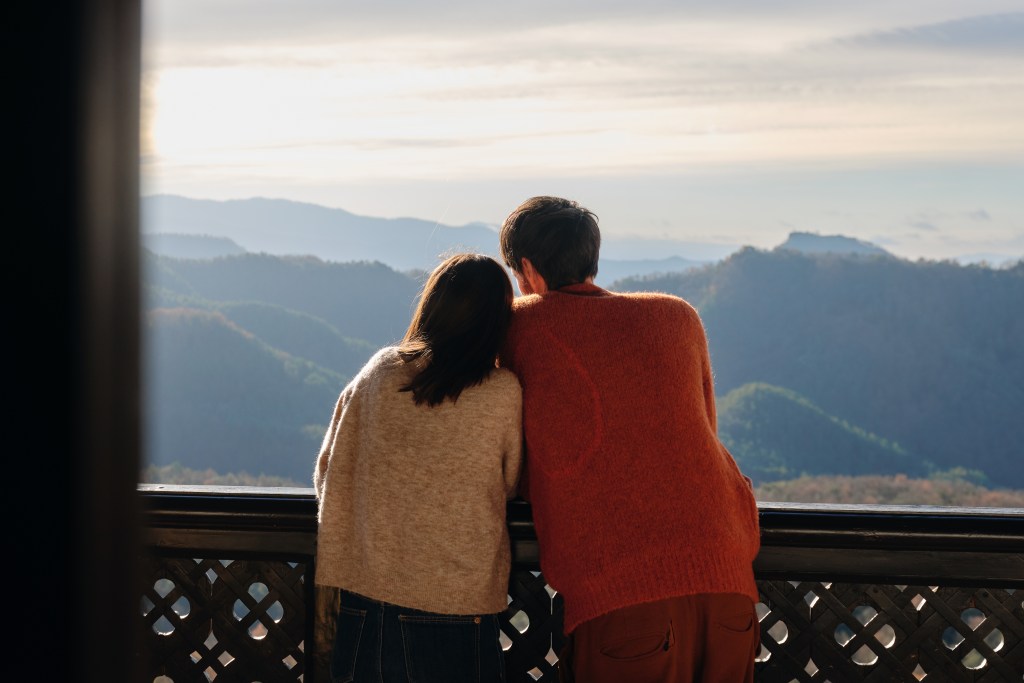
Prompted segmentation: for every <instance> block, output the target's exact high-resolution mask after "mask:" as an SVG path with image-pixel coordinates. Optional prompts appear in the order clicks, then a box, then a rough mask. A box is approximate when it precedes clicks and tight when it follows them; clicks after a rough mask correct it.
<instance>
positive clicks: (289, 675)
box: [137, 485, 1024, 683]
mask: <svg viewBox="0 0 1024 683" xmlns="http://www.w3.org/2000/svg"><path fill="white" fill-rule="evenodd" d="M139 492H140V496H141V497H142V503H143V507H144V510H145V534H146V543H145V547H146V553H145V556H144V557H143V558H142V565H143V574H144V577H143V578H144V585H145V587H146V589H145V591H144V595H143V596H141V615H140V620H139V628H140V637H139V638H138V639H137V642H138V643H139V651H138V652H137V657H138V658H139V662H140V668H141V669H142V670H143V671H146V672H148V673H147V675H146V679H145V680H146V681H155V682H157V683H170V682H171V681H173V682H174V683H184V682H185V681H212V680H216V681H219V682H222V683H223V682H225V681H261V682H262V683H270V682H272V681H300V680H301V681H304V682H305V683H322V681H319V680H314V678H315V675H314V671H313V670H312V667H311V666H309V663H310V661H311V657H312V655H313V652H312V647H313V638H312V627H313V614H312V612H313V610H312V609H311V607H312V604H313V602H312V601H313V585H312V571H313V563H314V560H315V548H316V504H315V501H314V498H313V495H312V490H311V489H242V488H234V487H232V488H210V487H172V486H157V485H147V486H142V487H140V489H139ZM760 510H761V512H760V515H761V528H762V549H761V552H760V554H759V556H758V558H757V561H756V562H755V573H756V575H757V579H758V586H759V590H760V593H761V602H760V603H759V604H758V611H759V614H760V616H761V640H762V645H761V650H760V653H759V655H758V658H757V659H758V663H757V676H756V680H758V681H764V682H774V681H780V682H785V683H788V682H789V681H793V680H795V681H801V682H803V681H807V682H818V681H826V680H827V681H832V683H846V682H847V681H910V682H915V683H916V682H917V681H921V680H924V681H927V682H928V683H931V682H932V681H992V682H996V681H999V682H1002V681H1021V680H1022V679H1024V510H1019V509H996V508H977V509H974V508H972V509H963V508H937V507H917V506H894V507H885V506H845V507H840V506H831V505H798V504H788V503H787V504H783V503H762V504H760ZM508 517H509V520H508V523H509V532H510V536H511V538H512V549H513V572H512V577H511V580H510V585H509V606H508V609H507V611H506V613H505V615H504V622H503V627H502V638H501V639H502V644H503V647H504V648H505V653H506V665H507V667H506V668H507V671H508V680H509V681H512V682H518V681H523V682H527V683H530V682H532V681H537V680H540V681H556V680H557V674H556V673H555V664H556V662H557V654H556V653H557V652H558V651H559V650H560V648H561V645H562V642H563V639H562V633H561V623H562V622H561V616H562V612H561V608H562V606H561V596H560V595H559V594H557V593H556V592H555V591H553V590H551V588H550V587H549V586H547V584H546V583H545V582H544V577H543V575H542V574H541V573H540V571H539V570H540V567H539V566H538V564H537V558H538V555H537V543H536V536H535V534H534V530H533V524H532V522H531V518H530V509H529V506H528V505H527V504H526V503H524V502H521V501H516V502H513V503H510V504H509V512H508Z"/></svg>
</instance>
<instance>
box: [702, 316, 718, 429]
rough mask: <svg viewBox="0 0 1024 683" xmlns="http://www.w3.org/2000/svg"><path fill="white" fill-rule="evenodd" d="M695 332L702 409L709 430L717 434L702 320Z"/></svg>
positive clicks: (716, 417)
mask: <svg viewBox="0 0 1024 683" xmlns="http://www.w3.org/2000/svg"><path fill="white" fill-rule="evenodd" d="M698 329H699V332H698V334H697V337H698V342H697V343H698V344H700V354H701V384H702V387H703V390H704V410H705V411H706V413H707V416H708V422H709V423H710V424H711V431H712V432H714V434H715V435H716V436H717V435H718V413H717V409H716V408H715V378H714V374H713V373H712V372H711V353H710V351H709V350H708V338H707V333H706V332H705V330H704V324H703V322H701V323H700V325H699V328H698Z"/></svg>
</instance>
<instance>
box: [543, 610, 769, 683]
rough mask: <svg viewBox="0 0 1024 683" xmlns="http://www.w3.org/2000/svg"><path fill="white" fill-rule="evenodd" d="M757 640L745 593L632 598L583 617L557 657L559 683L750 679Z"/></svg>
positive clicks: (745, 682)
mask: <svg viewBox="0 0 1024 683" xmlns="http://www.w3.org/2000/svg"><path fill="white" fill-rule="evenodd" d="M760 642H761V629H760V625H759V624H758V619H757V612H756V611H755V609H754V604H753V603H752V602H751V601H750V598H748V597H747V596H745V595H739V594H733V593H723V594H701V595H689V596H684V597H678V598H669V599H668V600H659V601H658V602H651V603H645V604H641V605H633V606H631V607H624V608H622V609H618V610H615V611H614V612H610V613H608V614H605V615H603V616H600V617H598V618H596V619H592V620H590V621H587V622H584V623H582V624H580V625H579V626H577V627H576V630H575V631H573V633H572V634H571V635H570V636H569V638H568V639H567V640H566V644H565V648H564V649H563V650H562V653H561V656H560V658H559V662H558V671H559V680H560V681H561V682H562V683H752V682H753V680H754V657H755V656H756V654H757V651H758V648H759V646H760Z"/></svg>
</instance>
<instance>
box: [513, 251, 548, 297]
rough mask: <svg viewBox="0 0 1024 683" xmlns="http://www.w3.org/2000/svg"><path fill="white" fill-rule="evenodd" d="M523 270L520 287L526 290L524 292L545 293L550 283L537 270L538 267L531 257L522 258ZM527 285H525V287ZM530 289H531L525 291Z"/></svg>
mask: <svg viewBox="0 0 1024 683" xmlns="http://www.w3.org/2000/svg"><path fill="white" fill-rule="evenodd" d="M521 268H522V271H523V272H521V273H519V275H520V276H521V277H520V279H519V289H521V290H524V291H523V294H543V293H544V292H546V291H548V283H547V282H546V281H545V280H544V277H543V276H542V275H541V274H540V273H538V272H537V269H536V268H534V267H533V264H532V263H530V259H528V258H523V259H522V266H521ZM524 285H525V287H524ZM526 289H528V290H529V291H525V290H526Z"/></svg>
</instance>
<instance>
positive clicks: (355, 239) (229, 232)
mask: <svg viewBox="0 0 1024 683" xmlns="http://www.w3.org/2000/svg"><path fill="white" fill-rule="evenodd" d="M141 206H142V239H143V244H144V245H146V246H147V247H149V248H151V250H152V251H154V253H157V254H159V255H163V256H172V257H176V258H216V257H217V256H220V255H228V254H223V253H221V252H223V251H225V250H226V249H228V247H227V246H226V245H228V244H231V245H233V246H232V247H230V248H231V249H235V248H237V249H238V250H240V252H249V253H253V254H259V253H263V254H271V255H274V256H316V257H317V258H319V259H321V260H323V261H331V262H335V263H349V262H353V261H371V262H372V261H378V262H380V263H383V264H385V265H387V266H390V267H391V268H394V269H396V270H400V271H404V272H410V271H430V270H432V269H433V267H434V266H435V265H437V263H438V260H439V258H441V257H443V256H444V255H447V254H450V253H453V252H455V251H474V252H478V253H482V254H488V255H490V256H492V257H494V258H496V259H499V260H500V250H499V245H498V228H497V226H495V225H489V224H487V223H483V222H473V223H467V224H465V225H462V226H453V225H444V224H441V223H438V222H436V221H430V220H424V219H420V218H380V217H373V216H360V215H357V214H354V213H350V212H348V211H345V210H344V209H336V208H330V207H326V206H320V205H317V204H308V203H304V202H297V201H292V200H288V199H269V198H266V197H253V198H249V199H230V200H224V201H220V200H212V199H195V198H190V197H183V196H180V195H166V194H165V195H149V196H145V197H143V198H142V201H141ZM186 236H188V237H192V238H193V239H192V241H191V242H189V241H188V240H186V239H185V238H186ZM198 236H202V240H203V241H202V243H201V242H200V241H199V239H200V238H199V237H198ZM207 240H223V241H222V242H221V243H219V244H217V243H214V242H209V241H207ZM738 248H739V245H727V244H715V243H697V242H687V241H683V240H674V239H660V238H659V239H652V238H646V237H638V236H623V235H614V234H608V235H603V236H602V240H601V263H600V264H599V267H598V281H599V284H600V283H602V282H603V283H605V284H607V283H610V282H612V281H613V280H616V279H618V278H621V277H625V276H627V275H644V274H649V273H654V272H658V273H667V272H680V271H682V270H686V269H688V268H690V267H692V266H694V265H703V264H705V263H710V262H714V261H718V260H719V259H722V258H725V257H726V256H727V255H728V254H731V253H732V252H733V251H735V250H736V249H738ZM235 253H239V252H235Z"/></svg>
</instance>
